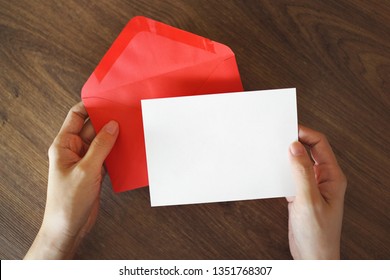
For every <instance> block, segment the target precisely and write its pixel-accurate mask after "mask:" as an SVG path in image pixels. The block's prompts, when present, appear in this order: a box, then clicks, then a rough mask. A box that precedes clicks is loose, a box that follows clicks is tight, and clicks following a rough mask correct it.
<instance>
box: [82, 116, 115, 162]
mask: <svg viewBox="0 0 390 280" xmlns="http://www.w3.org/2000/svg"><path fill="white" fill-rule="evenodd" d="M118 134H119V126H118V123H117V122H115V121H110V122H108V123H107V124H106V125H105V126H103V128H102V129H101V130H100V131H99V133H98V134H97V135H96V137H95V138H94V139H93V141H92V143H91V145H90V146H89V149H88V151H87V153H86V154H85V156H84V157H83V159H82V160H81V162H80V163H82V164H86V165H88V166H95V168H101V167H102V166H103V163H104V160H105V159H106V157H107V156H108V154H109V153H110V151H111V149H112V147H113V146H114V144H115V141H116V139H117V137H118Z"/></svg>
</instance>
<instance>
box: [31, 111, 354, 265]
mask: <svg viewBox="0 0 390 280" xmlns="http://www.w3.org/2000/svg"><path fill="white" fill-rule="evenodd" d="M118 134H119V127H118V124H117V123H116V122H115V121H110V122H109V123H107V124H106V125H105V126H104V127H103V128H102V129H101V130H100V132H99V133H98V134H97V135H96V134H95V131H94V129H93V127H92V125H91V123H90V122H89V120H88V115H87V112H86V110H85V108H84V106H83V104H82V103H78V104H77V105H75V106H74V107H73V108H72V109H71V110H70V111H69V113H68V115H67V117H66V119H65V121H64V124H63V125H62V127H61V129H60V132H59V133H58V135H57V137H56V138H55V139H54V141H53V144H52V145H51V147H50V149H49V180H48V188H47V199H46V207H45V214H44V218H43V222H42V225H41V228H40V230H39V232H38V234H37V236H36V238H35V240H34V242H33V244H32V245H31V247H30V249H29V251H28V252H27V254H26V256H25V259H70V258H72V257H73V256H74V254H75V252H76V250H77V248H78V246H79V244H80V242H81V241H82V239H83V238H84V236H85V235H86V234H87V233H88V232H89V231H90V230H91V228H92V227H93V225H94V223H95V221H96V217H97V213H98V209H99V195H100V188H101V183H102V179H103V177H104V173H105V171H104V168H103V163H104V160H105V158H106V157H107V155H108V154H109V153H110V151H111V149H112V147H113V146H114V144H115V141H116V139H117V137H118ZM299 141H300V142H294V143H293V144H292V145H291V147H290V160H291V167H292V170H293V173H294V178H295V184H296V187H297V195H296V197H293V198H287V201H288V209H289V244H290V251H291V254H292V256H293V258H294V259H338V258H340V235H341V223H342V216H343V205H344V193H345V189H346V184H347V183H346V179H345V176H344V174H343V172H342V171H341V169H340V167H339V165H338V164H337V161H336V158H335V156H334V154H333V152H332V149H331V147H330V145H329V143H328V141H327V140H326V137H325V136H324V135H322V134H321V133H319V132H316V131H314V130H311V129H309V128H306V127H303V126H300V127H299ZM302 143H303V144H304V145H306V146H308V147H309V149H310V152H311V155H310V156H309V154H308V153H307V152H306V150H305V148H304V146H303V144H302Z"/></svg>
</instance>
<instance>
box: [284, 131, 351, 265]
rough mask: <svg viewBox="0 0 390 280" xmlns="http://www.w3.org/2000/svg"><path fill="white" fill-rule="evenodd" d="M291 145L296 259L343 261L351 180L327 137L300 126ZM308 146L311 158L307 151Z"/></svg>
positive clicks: (291, 211) (292, 243)
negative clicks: (343, 228) (346, 201)
mask: <svg viewBox="0 0 390 280" xmlns="http://www.w3.org/2000/svg"><path fill="white" fill-rule="evenodd" d="M298 134H299V141H300V142H294V143H292V145H291V146H290V161H291V167H292V170H293V174H294V179H295V185H296V190H297V195H296V196H295V197H293V198H287V201H288V212H289V234H288V236H289V244H290V252H291V255H292V256H293V258H294V259H340V237H341V225H342V219H343V208H344V195H345V190H346V187H347V180H346V177H345V175H344V173H343V172H342V170H341V168H340V166H339V165H338V163H337V160H336V157H335V155H334V153H333V151H332V148H331V147H330V145H329V142H328V140H327V139H326V137H325V135H323V134H321V133H319V132H317V131H314V130H312V129H309V128H306V127H304V126H299V133H298ZM304 145H305V146H307V147H308V149H309V151H310V155H309V154H308V153H307V152H306V150H305V147H304Z"/></svg>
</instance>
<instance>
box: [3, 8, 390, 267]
mask: <svg viewBox="0 0 390 280" xmlns="http://www.w3.org/2000/svg"><path fill="white" fill-rule="evenodd" d="M46 2H47V3H46ZM136 15H145V16H148V17H151V18H154V19H156V20H160V21H163V22H165V23H167V24H170V25H173V26H176V27H179V28H182V29H185V30H188V31H190V32H193V33H196V34H199V35H202V36H205V37H208V38H211V39H213V40H215V41H218V42H222V43H224V44H226V45H228V46H230V47H231V48H232V49H233V51H234V52H235V54H236V57H237V61H238V64H239V69H240V73H241V77H242V81H243V84H244V87H245V89H246V90H254V89H270V88H283V87H296V88H297V90H298V112H299V120H300V122H301V123H302V124H305V125H307V126H309V127H312V128H315V129H317V130H320V131H322V132H324V133H325V134H327V135H328V138H329V140H330V142H331V144H332V145H333V148H334V151H335V153H336V155H337V157H338V159H339V162H340V164H341V166H342V168H343V169H344V171H345V173H346V174H347V177H348V182H349V187H348V190H347V196H346V201H345V216H344V226H343V234H342V248H341V249H342V257H343V258H345V259H389V258H390V239H389V232H390V218H389V213H390V203H389V201H390V200H389V199H390V191H389V182H390V172H389V170H390V164H389V158H390V148H389V147H390V146H389V139H390V129H389V122H390V40H389V38H390V4H389V2H388V1H380V0H378V1H363V0H348V1H345V0H344V1H336V0H334V1H333V0H332V1H311V0H305V1H304V0H301V1H271V0H269V1H206V0H204V1H203V0H202V1H194V0H188V1H159V0H153V1H150V0H138V1H113V0H105V1H75V0H74V1H65V0H61V1H7V0H1V1H0V40H1V48H0V61H1V66H0V70H1V73H0V100H1V102H0V187H1V191H0V258H1V259H20V258H22V257H23V256H24V254H25V253H26V251H27V249H28V248H29V246H30V244H31V242H32V240H33V239H34V237H35V235H36V233H37V231H38V229H39V226H40V223H41V220H42V215H43V211H44V204H45V195H46V183H47V168H48V164H47V149H48V147H49V146H50V144H51V141H52V139H53V138H54V137H55V135H56V133H57V132H58V130H59V128H60V126H61V124H62V121H63V119H64V117H65V115H66V113H67V111H68V109H69V108H70V107H71V106H72V105H73V104H75V103H76V102H78V101H79V100H80V89H81V87H82V86H83V84H84V82H85V81H86V79H87V78H88V76H89V75H90V74H91V72H92V71H93V69H94V68H95V66H96V65H97V63H98V62H99V60H100V59H101V57H102V56H103V55H104V53H105V52H106V50H107V49H108V48H109V46H110V44H111V43H112V42H113V40H114V39H115V37H116V36H117V35H118V33H119V32H120V31H121V29H122V28H123V27H124V25H125V24H126V23H127V21H128V20H129V19H130V18H132V17H133V16H136ZM76 258H79V259H290V258H291V256H290V253H289V249H288V241H287V207H286V201H285V199H268V200H258V201H245V202H228V203H213V204H203V205H188V206H176V207H175V206H173V207H160V208H151V207H150V202H149V193H148V189H147V188H143V189H139V190H135V191H131V192H126V193H122V194H119V195H116V194H113V192H112V191H111V186H110V182H109V179H108V178H106V180H105V181H104V185H103V191H102V197H101V210H100V215H99V218H98V221H97V223H96V226H95V228H94V229H93V231H92V232H91V234H90V235H89V236H88V237H87V239H86V240H85V242H84V243H83V244H82V246H81V248H80V250H79V251H78V253H77V255H76Z"/></svg>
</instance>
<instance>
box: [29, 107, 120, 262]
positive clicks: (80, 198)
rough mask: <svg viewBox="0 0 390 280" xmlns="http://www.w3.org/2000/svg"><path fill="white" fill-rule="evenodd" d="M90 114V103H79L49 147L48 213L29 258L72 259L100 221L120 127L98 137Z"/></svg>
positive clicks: (106, 129)
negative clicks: (107, 162)
mask: <svg viewBox="0 0 390 280" xmlns="http://www.w3.org/2000/svg"><path fill="white" fill-rule="evenodd" d="M87 118H88V115H87V112H86V110H85V108H84V105H83V104H82V103H81V102H80V103H78V104H77V105H75V106H74V107H73V108H72V109H71V110H70V111H69V113H68V115H67V117H66V119H65V121H64V124H63V125H62V127H61V129H60V132H59V133H58V135H57V137H56V138H55V139H54V141H53V144H52V145H51V147H50V149H49V180H48V187H47V199H46V208H45V214H44V218H43V223H42V226H41V229H40V230H39V233H38V235H37V237H36V239H35V240H34V243H33V245H32V246H31V248H30V250H29V251H28V252H27V255H26V256H25V258H26V259H29V258H32V259H64V258H71V257H72V256H73V254H74V253H75V250H76V249H77V246H78V244H79V243H80V241H81V240H82V238H83V237H84V236H85V235H86V234H87V233H88V231H89V230H90V229H91V228H92V226H93V225H94V223H95V220H96V217H97V212H98V208H99V195H100V188H101V182H102V179H103V176H104V168H103V163H104V160H105V158H106V157H107V155H108V154H109V153H110V151H111V149H112V147H113V146H114V143H115V141H116V138H117V136H118V133H119V127H118V123H116V122H115V121H110V122H108V123H107V124H106V125H105V126H104V127H103V128H102V129H101V131H100V132H99V133H98V135H97V136H96V137H95V131H94V129H93V127H92V124H91V123H90V121H89V120H88V121H86V120H87Z"/></svg>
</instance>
